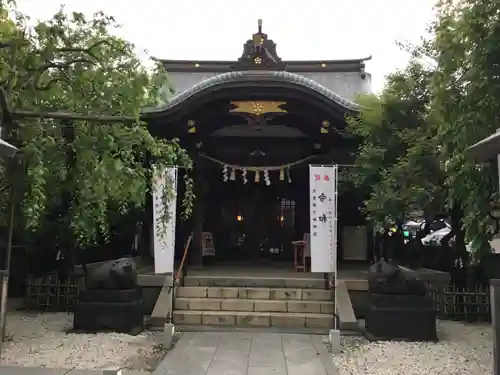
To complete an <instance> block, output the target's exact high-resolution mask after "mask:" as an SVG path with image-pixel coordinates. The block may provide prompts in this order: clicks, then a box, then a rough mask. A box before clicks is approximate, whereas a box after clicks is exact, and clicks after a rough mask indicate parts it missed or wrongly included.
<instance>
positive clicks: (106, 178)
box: [0, 10, 193, 247]
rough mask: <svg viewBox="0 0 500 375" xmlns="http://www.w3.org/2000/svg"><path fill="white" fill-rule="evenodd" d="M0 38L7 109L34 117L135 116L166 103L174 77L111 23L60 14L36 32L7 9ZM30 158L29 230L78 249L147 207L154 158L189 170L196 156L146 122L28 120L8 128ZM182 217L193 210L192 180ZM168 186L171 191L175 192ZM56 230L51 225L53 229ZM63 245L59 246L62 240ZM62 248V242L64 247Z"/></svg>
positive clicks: (26, 187)
mask: <svg viewBox="0 0 500 375" xmlns="http://www.w3.org/2000/svg"><path fill="white" fill-rule="evenodd" d="M0 17H3V20H5V22H2V23H0V38H1V39H4V40H9V42H10V43H11V47H9V48H7V49H0V84H1V86H2V87H3V88H4V89H5V90H6V91H8V92H9V94H10V95H8V98H9V100H10V101H11V102H10V103H9V105H10V106H11V107H12V108H15V109H18V110H19V109H25V110H29V111H40V112H44V111H54V112H55V111H59V112H71V113H78V114H88V115H115V116H121V115H123V116H132V117H135V118H137V119H139V115H140V109H141V108H142V107H145V106H150V105H156V104H158V103H161V102H164V101H165V100H166V97H165V92H164V91H163V90H164V89H163V88H164V87H166V86H168V85H167V75H166V72H165V71H164V70H163V67H162V66H161V64H160V63H158V62H156V63H155V64H154V67H153V68H152V69H147V68H146V67H145V66H143V65H142V64H141V61H140V60H139V58H138V57H137V56H136V55H135V53H134V46H133V45H132V44H130V43H128V42H127V41H125V40H123V39H120V38H118V37H116V36H114V33H113V30H114V29H115V28H116V27H117V25H116V24H115V22H114V20H113V18H112V17H109V16H106V15H105V14H103V13H97V14H96V15H94V17H93V18H90V19H87V18H86V17H85V16H84V15H83V14H82V13H72V14H67V13H65V12H63V11H62V10H61V11H60V12H58V13H57V14H56V15H55V16H54V17H53V18H52V19H50V20H46V21H42V22H38V23H37V24H36V25H35V26H34V27H29V26H28V24H27V22H26V20H25V17H23V16H22V15H17V16H16V19H17V20H18V21H17V24H16V23H14V22H13V21H11V20H10V19H9V18H8V17H7V15H6V14H5V13H0ZM7 138H8V141H10V142H12V143H14V144H15V145H17V146H18V147H20V148H21V150H22V153H23V155H24V160H25V164H26V166H25V174H24V176H23V180H22V184H21V187H22V192H23V195H24V198H23V200H22V207H21V208H22V213H23V215H22V217H23V225H22V226H23V229H24V230H25V231H26V232H25V233H28V234H29V233H35V234H36V233H38V232H40V231H44V232H47V231H49V232H50V230H52V233H55V235H56V237H57V238H64V237H68V236H67V235H66V234H67V233H68V228H69V230H70V237H73V242H76V244H77V245H78V246H80V247H85V246H88V245H90V244H93V243H95V241H97V240H98V239H100V238H107V236H108V235H109V231H110V227H111V226H112V225H113V224H114V222H115V221H116V220H119V218H120V216H122V215H125V214H127V213H129V212H135V210H142V209H144V205H145V199H146V196H147V193H148V191H149V189H151V178H152V175H151V171H150V169H149V165H148V158H149V157H150V156H152V157H153V158H154V159H155V161H156V162H157V163H158V164H159V165H163V166H167V165H179V166H180V167H181V168H185V169H186V170H189V169H190V168H191V160H190V159H189V157H188V155H187V153H186V152H185V151H184V150H182V149H181V148H180V145H179V143H178V141H176V140H158V139H155V138H153V137H152V136H151V135H150V134H149V132H148V130H147V128H146V124H144V123H142V122H140V121H139V120H137V121H136V122H133V123H131V122H130V121H124V122H113V123H106V122H102V121H101V122H96V121H83V120H77V119H73V120H70V121H67V120H64V121H60V120H52V119H29V118H23V119H22V120H19V121H16V122H15V123H13V124H10V126H9V127H8V129H7ZM186 179H187V180H186V187H187V194H186V196H185V197H184V202H183V208H184V212H183V215H184V216H188V215H189V214H190V212H191V210H192V198H193V196H192V182H191V180H190V179H189V177H186ZM170 189H171V187H167V189H166V191H165V193H166V194H171V191H170ZM47 228H52V229H50V230H49V229H47ZM57 241H59V240H57ZM60 245H61V244H60Z"/></svg>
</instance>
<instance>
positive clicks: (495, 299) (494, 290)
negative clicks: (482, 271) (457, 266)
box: [490, 279, 500, 375]
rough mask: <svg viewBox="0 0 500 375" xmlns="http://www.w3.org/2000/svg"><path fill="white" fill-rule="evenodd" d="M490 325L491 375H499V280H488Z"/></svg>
mask: <svg viewBox="0 0 500 375" xmlns="http://www.w3.org/2000/svg"><path fill="white" fill-rule="evenodd" d="M490 295H491V298H490V303H491V324H492V327H493V374H494V375H500V357H499V353H498V351H499V350H500V279H491V280H490Z"/></svg>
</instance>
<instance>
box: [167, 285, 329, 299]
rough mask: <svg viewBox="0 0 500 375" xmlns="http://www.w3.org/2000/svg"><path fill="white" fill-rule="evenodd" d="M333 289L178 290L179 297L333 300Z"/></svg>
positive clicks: (192, 287)
mask: <svg viewBox="0 0 500 375" xmlns="http://www.w3.org/2000/svg"><path fill="white" fill-rule="evenodd" d="M332 293H333V292H332V291H331V290H325V289H296V288H274V287H270V288H262V287H261V288H250V287H213V286H212V287H211V286H183V287H179V288H178V289H177V291H176V299H179V298H223V299H224V298H228V299H236V298H237V299H270V300H304V301H333V295H332Z"/></svg>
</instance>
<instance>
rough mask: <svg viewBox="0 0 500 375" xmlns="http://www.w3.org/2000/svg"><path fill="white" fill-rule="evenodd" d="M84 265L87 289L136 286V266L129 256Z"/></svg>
mask: <svg viewBox="0 0 500 375" xmlns="http://www.w3.org/2000/svg"><path fill="white" fill-rule="evenodd" d="M86 268H87V267H85V284H86V288H87V289H108V290H112V289H116V290H123V289H133V288H137V266H136V264H135V262H134V260H133V259H131V258H120V259H115V260H112V261H109V262H105V263H102V264H100V265H98V266H96V267H92V268H88V269H86Z"/></svg>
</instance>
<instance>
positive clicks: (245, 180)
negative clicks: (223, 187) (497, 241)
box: [241, 168, 248, 184]
mask: <svg viewBox="0 0 500 375" xmlns="http://www.w3.org/2000/svg"><path fill="white" fill-rule="evenodd" d="M241 178H243V183H244V184H247V183H248V178H247V169H246V168H244V169H243V172H242V173H241Z"/></svg>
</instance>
